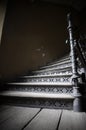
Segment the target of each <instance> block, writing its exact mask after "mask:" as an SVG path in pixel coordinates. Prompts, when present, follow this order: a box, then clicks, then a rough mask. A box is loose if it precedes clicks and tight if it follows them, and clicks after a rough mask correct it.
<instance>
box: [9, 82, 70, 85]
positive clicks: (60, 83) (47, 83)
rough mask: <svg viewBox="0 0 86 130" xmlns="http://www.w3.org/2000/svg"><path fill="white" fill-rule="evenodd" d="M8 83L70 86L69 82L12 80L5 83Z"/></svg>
mask: <svg viewBox="0 0 86 130" xmlns="http://www.w3.org/2000/svg"><path fill="white" fill-rule="evenodd" d="M7 84H8V85H20V86H21V85H40V86H41V85H45V86H47V85H50V86H51V85H53V86H71V85H72V84H71V82H58V83H57V82H12V83H7Z"/></svg>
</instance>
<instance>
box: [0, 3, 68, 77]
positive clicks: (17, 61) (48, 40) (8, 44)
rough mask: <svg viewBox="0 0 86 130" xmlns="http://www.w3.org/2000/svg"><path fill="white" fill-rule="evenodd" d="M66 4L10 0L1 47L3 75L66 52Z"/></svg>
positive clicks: (33, 66) (52, 58) (49, 59)
mask: <svg viewBox="0 0 86 130" xmlns="http://www.w3.org/2000/svg"><path fill="white" fill-rule="evenodd" d="M68 10H69V9H68V8H67V7H63V6H62V7H61V6H57V5H52V4H48V3H39V4H37V3H35V4H29V3H27V1H26V0H25V1H21V3H20V2H19V1H17V0H15V1H11V0H10V1H9V2H8V8H7V13H6V18H5V22H4V29H3V35H2V45H1V46H0V74H1V76H2V77H3V78H7V77H8V78H10V77H11V76H14V75H19V74H22V73H25V72H27V70H32V69H37V68H38V67H39V66H43V65H45V64H46V63H47V62H51V61H52V60H54V59H58V58H59V57H61V56H63V55H65V54H66V53H68V51H69V46H68V45H66V44H65V40H66V38H67V37H68V36H67V21H66V14H67V12H68Z"/></svg>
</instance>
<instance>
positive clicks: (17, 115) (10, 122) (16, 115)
mask: <svg viewBox="0 0 86 130" xmlns="http://www.w3.org/2000/svg"><path fill="white" fill-rule="evenodd" d="M39 111H40V109H34V108H26V107H13V108H11V109H9V110H6V111H4V112H3V113H0V130H6V129H7V130H21V129H22V128H23V126H24V125H25V124H27V122H28V121H29V120H31V119H32V118H33V117H34V115H36V113H37V112H39Z"/></svg>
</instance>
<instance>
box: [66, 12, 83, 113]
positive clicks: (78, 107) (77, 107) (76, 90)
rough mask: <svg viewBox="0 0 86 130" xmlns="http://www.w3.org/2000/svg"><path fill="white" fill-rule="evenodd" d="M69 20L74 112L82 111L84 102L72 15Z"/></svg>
mask: <svg viewBox="0 0 86 130" xmlns="http://www.w3.org/2000/svg"><path fill="white" fill-rule="evenodd" d="M67 20H68V32H69V42H70V52H71V62H72V77H71V79H72V85H73V96H74V101H73V110H74V111H82V100H81V97H82V95H81V92H80V87H79V84H78V78H79V75H78V73H77V65H76V54H75V48H74V42H75V41H74V39H73V27H72V21H71V14H70V13H69V14H68V15H67Z"/></svg>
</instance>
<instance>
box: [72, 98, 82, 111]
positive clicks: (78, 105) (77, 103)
mask: <svg viewBox="0 0 86 130" xmlns="http://www.w3.org/2000/svg"><path fill="white" fill-rule="evenodd" d="M73 111H75V112H82V111H83V105H82V98H80V97H77V98H75V99H74V102H73Z"/></svg>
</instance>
